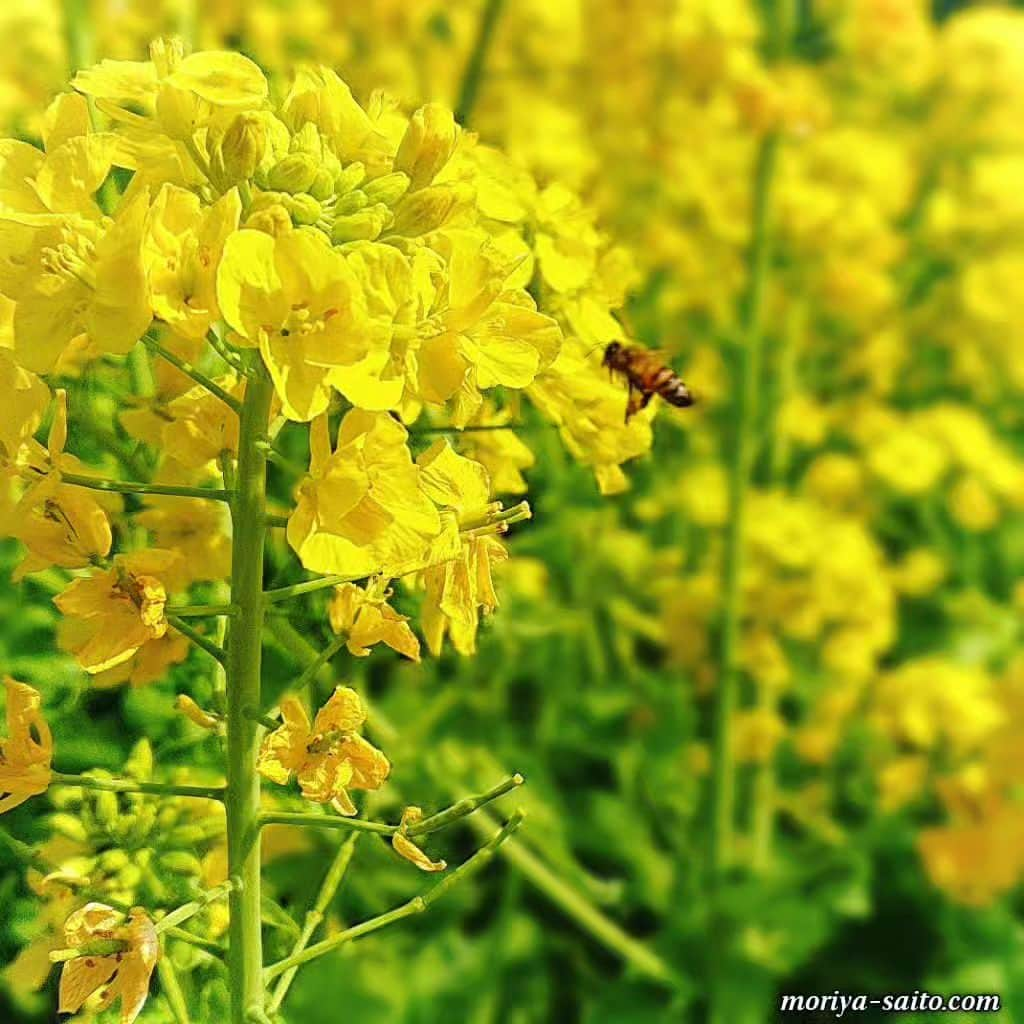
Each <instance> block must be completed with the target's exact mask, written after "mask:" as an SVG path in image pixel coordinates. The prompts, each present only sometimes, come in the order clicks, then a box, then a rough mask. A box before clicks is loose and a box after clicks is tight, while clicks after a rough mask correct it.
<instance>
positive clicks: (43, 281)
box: [6, 192, 152, 373]
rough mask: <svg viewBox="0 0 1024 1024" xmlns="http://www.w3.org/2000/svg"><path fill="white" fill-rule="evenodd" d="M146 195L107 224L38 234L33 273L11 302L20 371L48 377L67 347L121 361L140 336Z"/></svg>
mask: <svg viewBox="0 0 1024 1024" xmlns="http://www.w3.org/2000/svg"><path fill="white" fill-rule="evenodd" d="M147 205H148V199H147V196H146V194H145V192H140V193H137V194H136V195H135V196H134V197H133V198H131V199H129V200H127V201H125V202H123V203H122V204H121V207H120V208H119V209H118V211H117V214H116V215H115V217H114V219H113V220H112V221H109V220H108V221H104V222H103V223H96V222H87V221H83V220H81V219H78V220H75V221H73V222H71V221H69V222H67V223H66V224H65V225H64V226H62V227H61V228H59V229H54V228H43V229H41V230H40V232H39V234H40V236H41V237H40V238H39V239H38V240H37V242H36V244H35V246H34V250H33V251H30V252H29V253H28V254H27V256H26V258H27V259H28V261H29V264H30V265H31V266H32V267H33V268H34V269H33V273H32V274H31V277H30V279H29V281H28V282H26V284H25V287H24V289H23V290H22V289H15V290H14V291H13V292H12V291H7V292H6V293H7V294H8V295H9V296H10V297H11V298H13V299H15V300H16V301H17V306H16V308H15V311H14V354H15V358H16V359H17V360H18V362H19V363H20V364H21V365H22V366H25V367H27V368H28V369H30V370H33V371H35V372H37V373H47V372H49V371H50V370H52V369H53V368H54V366H55V365H56V364H57V362H58V360H59V359H60V357H61V356H62V355H63V354H64V353H65V352H67V351H68V349H69V348H70V347H71V345H72V344H73V343H74V344H82V345H84V346H85V350H86V352H87V354H88V355H89V356H91V357H96V356H99V355H105V354H114V355H125V354H126V353H127V352H129V351H130V350H131V349H132V348H133V347H134V345H135V343H136V342H137V341H138V340H139V338H140V337H142V334H143V333H144V332H145V330H146V328H147V327H148V326H149V323H150V320H151V319H152V315H151V312H150V308H149V300H148V291H147V288H146V278H145V271H144V269H143V265H142V238H143V230H144V227H145V222H146V213H147Z"/></svg>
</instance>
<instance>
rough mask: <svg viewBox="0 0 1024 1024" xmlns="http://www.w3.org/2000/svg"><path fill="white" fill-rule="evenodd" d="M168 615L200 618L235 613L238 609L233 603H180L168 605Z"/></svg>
mask: <svg viewBox="0 0 1024 1024" xmlns="http://www.w3.org/2000/svg"><path fill="white" fill-rule="evenodd" d="M165 610H166V612H167V614H168V615H177V616H178V617H179V618H182V619H202V618H206V617H212V616H214V615H237V614H238V609H237V608H236V607H235V605H233V604H180V605H177V606H175V605H169V606H168V607H167V608H166V609H165Z"/></svg>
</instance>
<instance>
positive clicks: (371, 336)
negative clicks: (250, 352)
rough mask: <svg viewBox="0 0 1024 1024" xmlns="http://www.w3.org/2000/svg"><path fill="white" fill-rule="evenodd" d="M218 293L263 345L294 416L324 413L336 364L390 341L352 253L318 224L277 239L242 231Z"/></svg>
mask: <svg viewBox="0 0 1024 1024" xmlns="http://www.w3.org/2000/svg"><path fill="white" fill-rule="evenodd" d="M217 298H218V301H219V303H220V308H221V311H222V313H223V315H224V319H225V320H227V322H228V324H229V325H230V326H231V327H232V328H233V329H234V330H235V331H236V332H237V333H238V335H239V337H240V338H241V339H242V340H243V341H244V342H246V343H248V344H250V345H255V346H258V347H259V349H260V352H261V354H262V356H263V361H264V363H266V365H267V368H268V369H269V370H270V374H271V376H272V377H273V379H274V386H275V388H276V389H277V393H278V395H279V396H280V398H281V402H282V406H283V409H284V414H285V415H286V416H287V417H288V418H289V419H293V420H311V419H313V417H314V416H318V415H319V414H320V413H322V412H324V411H325V410H326V409H327V404H328V402H329V401H330V393H331V392H330V386H329V381H328V377H329V374H330V371H331V369H332V368H335V367H340V366H349V365H352V364H354V363H357V362H359V361H360V360H361V359H363V358H364V357H365V356H366V355H367V354H368V353H369V352H370V351H371V349H374V348H383V347H384V346H386V343H387V335H386V332H384V331H382V330H381V329H380V328H379V327H378V326H375V325H374V324H373V323H372V322H371V321H370V320H369V318H368V317H367V313H366V301H365V299H364V297H363V293H362V290H361V288H360V287H359V282H358V281H357V279H356V277H355V275H354V274H353V272H352V270H351V269H350V267H349V266H348V264H347V263H346V261H345V258H344V257H343V256H342V255H341V254H340V253H339V252H337V251H336V250H335V249H333V248H331V246H330V244H329V243H328V241H327V239H326V238H325V237H324V236H323V235H322V234H320V232H318V231H314V230H312V229H308V228H300V229H297V230H294V231H287V232H285V233H284V234H283V235H280V236H278V237H277V238H272V237H271V236H270V235H266V234H264V233H263V232H262V231H252V230H249V229H243V230H241V231H236V232H235V233H234V234H232V235H231V236H230V237H229V238H228V240H227V244H226V245H225V247H224V256H223V258H222V260H221V263H220V267H219V269H218V271H217Z"/></svg>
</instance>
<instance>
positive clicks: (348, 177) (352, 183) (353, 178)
mask: <svg viewBox="0 0 1024 1024" xmlns="http://www.w3.org/2000/svg"><path fill="white" fill-rule="evenodd" d="M364 181H366V168H365V167H364V166H363V165H362V164H361V163H359V162H358V161H357V162H356V163H354V164H349V165H348V167H346V168H345V169H344V170H342V171H339V172H338V173H337V174H336V175H335V176H334V191H335V192H337V193H338V195H339V196H341V195H344V194H345V193H346V192H351V191H352V189H354V188H359V186H360V185H362V183H363V182H364Z"/></svg>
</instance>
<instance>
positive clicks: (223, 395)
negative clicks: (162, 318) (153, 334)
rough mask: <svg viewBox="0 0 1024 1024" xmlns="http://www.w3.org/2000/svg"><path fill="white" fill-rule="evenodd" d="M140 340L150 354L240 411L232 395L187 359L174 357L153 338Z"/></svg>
mask: <svg viewBox="0 0 1024 1024" xmlns="http://www.w3.org/2000/svg"><path fill="white" fill-rule="evenodd" d="M142 340H143V342H144V344H145V345H146V348H148V349H149V350H150V351H151V352H155V353H156V354H157V355H158V356H160V357H161V359H166V360H167V362H169V363H170V364H171V366H176V367H177V368H178V369H179V370H181V372H182V373H183V374H185V376H186V377H191V378H192V380H194V381H195V382H196V383H197V384H201V385H202V386H203V387H204V388H206V390H207V391H209V392H210V394H211V395H215V396H216V397H217V398H219V399H220V400H221V401H222V402H223V403H224V404H225V405H226V406H227V407H228V408H229V409H232V410H233V411H234V412H240V411H241V409H242V403H241V402H239V400H238V399H237V398H235V396H234V395H230V394H228V392H227V391H225V390H224V389H223V388H222V387H221V386H220V385H219V384H218V383H217V382H216V381H215V380H212V379H211V378H209V377H207V376H206V374H205V373H203V372H202V370H200V369H198V368H197V367H195V366H193V364H192V363H190V362H189V361H188V360H187V359H182V358H181V356H177V355H175V354H174V353H173V352H171V351H170V350H169V349H166V348H164V347H163V345H161V344H160V342H158V341H156V340H155V339H154V338H148V337H147V338H143V339H142Z"/></svg>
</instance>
